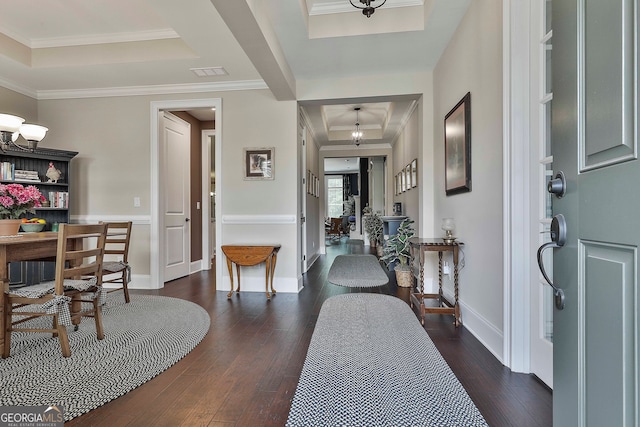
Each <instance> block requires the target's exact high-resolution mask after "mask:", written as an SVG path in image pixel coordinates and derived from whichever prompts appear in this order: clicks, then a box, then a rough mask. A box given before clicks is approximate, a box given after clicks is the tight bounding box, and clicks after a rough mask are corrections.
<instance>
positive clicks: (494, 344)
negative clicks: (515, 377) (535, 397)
mask: <svg viewBox="0 0 640 427" xmlns="http://www.w3.org/2000/svg"><path fill="white" fill-rule="evenodd" d="M443 293H444V296H445V297H446V298H447V299H448V300H449V301H453V300H454V296H453V294H452V293H450V292H447V291H446V290H443ZM458 304H459V305H460V317H461V318H462V326H463V327H465V328H466V329H467V330H468V331H469V332H471V333H472V334H473V336H475V337H476V338H477V339H478V341H480V342H481V343H482V345H484V346H485V347H486V348H487V349H488V350H489V351H490V352H491V353H492V354H493V355H494V356H495V357H496V359H498V360H499V361H500V363H502V364H503V365H504V357H503V353H502V346H503V339H504V337H503V334H502V332H501V331H500V330H499V329H498V328H496V327H495V326H493V325H492V324H491V323H490V322H488V321H487V319H485V318H484V317H482V316H481V315H480V314H478V313H477V312H476V311H474V310H473V309H472V308H470V307H469V306H468V305H466V304H465V303H464V301H461V300H459V301H458Z"/></svg>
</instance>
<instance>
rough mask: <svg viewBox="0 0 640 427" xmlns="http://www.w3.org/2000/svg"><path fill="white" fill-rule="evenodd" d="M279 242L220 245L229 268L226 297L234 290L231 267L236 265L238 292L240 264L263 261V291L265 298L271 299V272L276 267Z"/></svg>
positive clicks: (252, 263) (272, 290)
mask: <svg viewBox="0 0 640 427" xmlns="http://www.w3.org/2000/svg"><path fill="white" fill-rule="evenodd" d="M280 246H281V245H280V244H275V245H222V252H224V254H225V256H226V257H227V267H228V268H229V279H230V280H231V290H230V291H229V293H228V294H227V298H231V295H233V292H234V285H233V267H232V264H235V265H236V272H237V273H238V289H237V292H238V293H240V266H241V265H243V266H251V265H258V264H261V263H263V262H264V263H265V264H266V266H265V269H266V274H265V292H266V294H267V299H268V300H269V299H271V295H272V294H273V295H275V293H276V290H275V289H273V272H274V270H275V269H276V261H277V258H278V251H279V250H280ZM269 285H271V292H269Z"/></svg>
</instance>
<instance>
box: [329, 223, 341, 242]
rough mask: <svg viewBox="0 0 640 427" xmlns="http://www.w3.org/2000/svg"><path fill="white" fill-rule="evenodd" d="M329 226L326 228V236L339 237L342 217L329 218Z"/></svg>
mask: <svg viewBox="0 0 640 427" xmlns="http://www.w3.org/2000/svg"><path fill="white" fill-rule="evenodd" d="M329 220H330V223H329V225H330V227H329V229H328V230H327V237H330V238H332V239H340V235H341V233H342V218H330V219H329Z"/></svg>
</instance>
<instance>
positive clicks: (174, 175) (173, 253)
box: [159, 112, 191, 281]
mask: <svg viewBox="0 0 640 427" xmlns="http://www.w3.org/2000/svg"><path fill="white" fill-rule="evenodd" d="M160 135H161V137H160V141H159V145H160V147H159V148H160V156H159V161H160V171H161V173H160V176H161V177H160V179H161V180H162V184H161V186H160V188H161V199H162V202H161V205H162V218H163V234H164V235H163V245H164V251H163V252H164V260H163V268H164V279H165V281H170V280H174V279H177V278H179V277H184V276H187V275H188V274H189V268H190V262H191V241H190V227H189V205H190V204H189V201H190V191H189V186H190V173H189V170H190V166H189V162H190V125H189V123H187V122H185V121H183V120H181V119H179V118H178V117H176V116H174V115H173V114H170V113H167V112H164V114H163V118H162V127H161V132H160Z"/></svg>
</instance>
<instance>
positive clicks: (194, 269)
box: [189, 259, 203, 274]
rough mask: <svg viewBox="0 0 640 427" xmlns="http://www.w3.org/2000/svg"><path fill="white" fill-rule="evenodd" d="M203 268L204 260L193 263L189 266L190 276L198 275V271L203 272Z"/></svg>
mask: <svg viewBox="0 0 640 427" xmlns="http://www.w3.org/2000/svg"><path fill="white" fill-rule="evenodd" d="M202 269H203V268H202V260H201V259H200V260H198V261H192V262H191V264H189V274H193V273H197V272H198V271H201V270H202Z"/></svg>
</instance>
